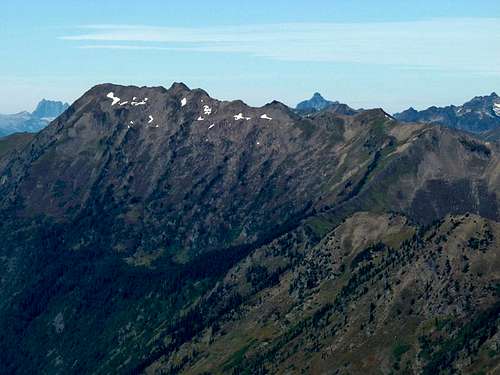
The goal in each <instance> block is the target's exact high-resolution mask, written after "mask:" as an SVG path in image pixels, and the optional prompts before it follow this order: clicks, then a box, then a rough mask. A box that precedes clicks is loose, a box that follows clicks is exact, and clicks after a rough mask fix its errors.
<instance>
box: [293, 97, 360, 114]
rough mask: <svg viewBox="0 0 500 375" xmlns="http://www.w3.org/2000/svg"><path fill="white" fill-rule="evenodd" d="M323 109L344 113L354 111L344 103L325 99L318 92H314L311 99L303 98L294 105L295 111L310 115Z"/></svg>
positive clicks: (352, 112)
mask: <svg viewBox="0 0 500 375" xmlns="http://www.w3.org/2000/svg"><path fill="white" fill-rule="evenodd" d="M325 109H328V110H330V111H333V112H337V113H339V114H344V115H352V114H354V113H356V111H355V110H354V109H352V108H350V107H349V106H348V105H346V104H342V103H340V102H338V101H330V100H326V99H325V98H323V96H322V95H321V94H320V93H319V92H316V93H314V95H313V96H312V97H311V99H308V100H304V101H302V102H300V103H299V104H297V106H296V107H295V110H296V112H297V113H299V114H301V115H310V114H313V113H316V112H320V111H323V110H325Z"/></svg>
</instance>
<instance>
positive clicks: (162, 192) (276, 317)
mask: <svg viewBox="0 0 500 375" xmlns="http://www.w3.org/2000/svg"><path fill="white" fill-rule="evenodd" d="M332 108H333V109H332ZM344 109H345V108H344ZM344 109H342V110H338V108H337V107H335V108H334V107H331V106H330V107H327V108H325V109H324V110H318V111H314V112H308V113H307V115H304V116H303V115H301V114H300V113H297V112H296V111H294V110H292V109H290V108H288V107H287V106H285V105H283V104H281V103H279V102H272V103H270V104H267V105H265V106H263V107H260V108H254V107H249V106H247V105H246V104H245V103H243V102H241V101H231V102H227V101H218V100H216V99H213V98H211V97H210V96H209V95H208V94H207V93H206V92H205V91H203V90H200V89H196V90H190V89H189V88H188V87H186V86H185V85H183V84H174V85H173V86H172V87H171V88H169V89H165V88H162V87H154V88H148V87H141V88H139V87H132V86H129V87H125V86H117V85H111V84H103V85H99V86H96V87H94V88H92V89H91V90H89V91H88V92H87V93H85V94H84V95H83V96H82V97H81V98H80V99H78V100H77V101H76V102H75V103H73V105H71V106H70V107H69V108H68V109H67V110H66V111H65V112H64V113H63V114H62V115H61V116H59V117H58V118H57V119H55V120H54V121H53V122H51V124H50V125H49V126H48V127H47V128H46V129H44V130H42V131H41V132H40V133H38V134H36V135H34V136H33V135H16V136H10V137H6V138H3V139H2V140H0V215H1V224H0V234H1V236H2V240H3V241H2V245H1V246H0V270H1V273H2V278H1V279H0V280H1V281H0V297H1V298H0V372H2V373H21V374H23V373H26V374H32V373H60V374H66V373H97V374H109V373H124V374H129V373H142V372H144V373H193V374H202V373H204V374H206V373H214V374H218V373H224V374H225V373H262V374H263V373H270V374H272V373H300V372H301V371H302V372H306V373H338V374H343V373H345V374H347V373H349V374H356V373H360V374H361V373H384V374H390V373H394V374H395V373H424V374H437V373H443V374H444V373H449V372H450V371H452V372H453V371H455V372H457V373H464V374H465V373H485V374H488V373H491V374H493V373H495V371H498V369H499V367H498V366H500V360H499V357H500V356H499V353H500V336H499V333H498V328H499V324H500V321H499V312H500V310H499V309H500V305H499V301H500V283H499V280H500V274H499V270H500V253H499V250H498V249H499V242H498V241H499V239H498V238H499V237H498V236H499V233H500V227H499V224H498V219H499V210H498V197H497V194H498V191H499V187H500V180H499V179H500V166H499V163H498V162H499V146H498V145H497V144H496V143H488V142H485V141H482V140H479V139H476V138H474V137H473V136H470V135H467V134H465V133H461V132H457V131H454V130H452V129H447V128H442V127H436V126H433V125H426V124H400V123H398V122H397V121H395V120H394V118H392V117H391V116H389V115H388V114H386V113H385V112H384V111H383V110H381V109H374V110H366V111H365V110H357V111H354V110H352V111H351V110H349V111H347V110H344Z"/></svg>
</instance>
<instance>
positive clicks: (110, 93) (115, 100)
mask: <svg viewBox="0 0 500 375" xmlns="http://www.w3.org/2000/svg"><path fill="white" fill-rule="evenodd" d="M106 97H107V98H110V99H111V100H113V103H111V105H115V104H116V103H118V102H119V101H120V98H117V97H116V96H115V94H114V93H113V92H109V93H108V95H106Z"/></svg>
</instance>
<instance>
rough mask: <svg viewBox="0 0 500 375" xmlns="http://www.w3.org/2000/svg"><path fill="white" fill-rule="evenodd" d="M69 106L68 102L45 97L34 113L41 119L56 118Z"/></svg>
mask: <svg viewBox="0 0 500 375" xmlns="http://www.w3.org/2000/svg"><path fill="white" fill-rule="evenodd" d="M68 107H69V104H68V103H65V102H62V101H56V100H48V99H45V98H44V99H42V100H41V101H40V102H39V103H38V105H37V106H36V108H35V110H34V111H33V113H32V115H33V116H34V117H36V118H40V119H43V118H55V117H57V116H59V115H60V114H61V113H63V112H64V111H65V110H66V109H68Z"/></svg>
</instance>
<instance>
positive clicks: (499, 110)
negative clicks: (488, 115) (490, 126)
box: [493, 103, 500, 116]
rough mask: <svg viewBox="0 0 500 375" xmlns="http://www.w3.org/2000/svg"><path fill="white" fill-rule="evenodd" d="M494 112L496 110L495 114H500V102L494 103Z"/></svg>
mask: <svg viewBox="0 0 500 375" xmlns="http://www.w3.org/2000/svg"><path fill="white" fill-rule="evenodd" d="M493 112H495V115H497V116H500V103H494V104H493Z"/></svg>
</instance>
